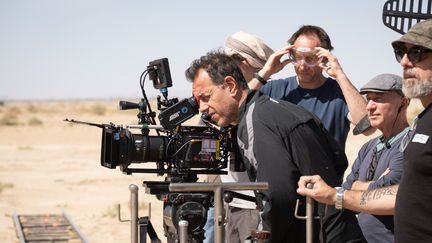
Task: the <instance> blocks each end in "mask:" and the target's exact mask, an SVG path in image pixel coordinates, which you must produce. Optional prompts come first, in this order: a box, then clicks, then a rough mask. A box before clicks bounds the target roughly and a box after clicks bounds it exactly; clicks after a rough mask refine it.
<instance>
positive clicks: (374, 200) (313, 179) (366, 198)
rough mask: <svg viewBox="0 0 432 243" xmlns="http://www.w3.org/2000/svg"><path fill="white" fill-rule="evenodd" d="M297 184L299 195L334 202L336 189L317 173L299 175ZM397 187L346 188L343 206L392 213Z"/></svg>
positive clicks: (381, 213)
mask: <svg viewBox="0 0 432 243" xmlns="http://www.w3.org/2000/svg"><path fill="white" fill-rule="evenodd" d="M308 183H312V184H313V185H314V186H313V188H312V189H308V188H307V187H306V185H307V184H308ZM298 186H299V188H298V189H297V193H299V194H300V195H303V196H309V197H312V198H313V199H315V200H317V201H318V202H321V203H325V204H329V205H334V204H335V201H336V190H335V189H334V188H333V187H330V186H329V185H327V183H325V182H324V181H323V180H322V179H321V177H320V176H318V175H315V176H302V177H300V180H299V182H298ZM398 188H399V186H398V185H393V186H388V187H381V188H378V189H374V190H370V191H351V190H346V191H345V193H344V200H343V207H344V208H346V209H350V210H352V211H356V212H364V213H369V214H375V215H393V214H394V208H395V201H396V194H397V191H398Z"/></svg>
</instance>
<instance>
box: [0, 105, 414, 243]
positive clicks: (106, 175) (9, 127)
mask: <svg viewBox="0 0 432 243" xmlns="http://www.w3.org/2000/svg"><path fill="white" fill-rule="evenodd" d="M414 103H415V104H414V108H411V111H410V114H409V117H410V119H412V117H413V116H414V115H413V114H416V113H418V112H419V108H418V103H417V102H414ZM117 107H118V101H98V100H92V101H26V102H24V101H21V102H2V103H0V138H1V139H0V242H18V241H17V236H16V232H15V227H14V224H13V220H12V215H13V213H14V212H16V213H17V214H47V215H48V214H60V213H61V210H62V209H64V210H65V211H66V212H67V213H68V214H69V216H70V217H71V218H72V220H73V222H74V223H75V224H76V225H77V226H78V228H79V230H80V231H81V232H82V233H83V235H84V236H85V237H86V238H87V240H88V241H89V242H92V243H102V242H103V243H111V242H130V226H129V223H121V222H119V221H118V219H117V204H120V205H121V209H122V210H121V215H122V218H124V219H128V218H129V195H130V194H129V190H128V187H129V185H130V184H136V185H138V186H139V187H140V190H139V205H140V212H139V214H140V216H145V215H148V213H149V206H148V205H149V203H150V204H151V221H152V223H153V225H154V226H155V227H156V230H157V232H158V235H159V237H160V238H161V239H162V240H163V241H165V239H164V237H163V234H162V202H161V201H158V200H157V199H156V197H155V196H153V195H149V194H146V193H145V192H144V188H143V187H141V185H142V181H144V180H162V179H163V177H158V176H156V175H153V174H133V175H125V174H122V173H121V171H120V170H118V169H116V170H110V169H107V168H105V167H102V166H100V140H101V129H99V128H97V127H91V126H85V125H76V124H71V123H67V122H64V121H63V120H64V119H65V118H73V119H77V120H82V121H89V122H94V123H108V122H113V123H115V124H136V122H137V118H136V114H137V111H136V110H132V111H119V110H118V108H117ZM195 122H196V120H193V119H191V121H190V123H195ZM378 134H379V133H376V134H374V135H372V136H370V137H366V136H363V135H358V136H352V134H351V133H350V135H349V138H348V142H347V147H346V153H347V156H348V158H349V161H350V162H351V163H352V162H353V161H354V159H355V157H356V154H357V152H358V150H359V149H360V147H361V145H362V144H363V143H365V142H366V141H367V140H368V139H370V138H372V137H373V136H376V135H378ZM145 166H150V167H152V166H154V164H153V163H147V164H146V165H145ZM347 172H349V170H347Z"/></svg>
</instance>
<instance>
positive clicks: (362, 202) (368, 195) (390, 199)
mask: <svg viewBox="0 0 432 243" xmlns="http://www.w3.org/2000/svg"><path fill="white" fill-rule="evenodd" d="M398 188H399V185H393V186H388V187H381V188H377V189H374V190H370V191H345V194H344V201H343V207H344V208H347V209H350V210H353V211H357V212H364V213H369V214H375V215H393V214H394V208H395V201H396V194H397V191H398Z"/></svg>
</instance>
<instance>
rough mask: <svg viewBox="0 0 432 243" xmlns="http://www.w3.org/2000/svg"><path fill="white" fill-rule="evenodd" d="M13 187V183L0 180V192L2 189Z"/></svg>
mask: <svg viewBox="0 0 432 243" xmlns="http://www.w3.org/2000/svg"><path fill="white" fill-rule="evenodd" d="M13 187H14V184H12V183H3V182H0V192H2V191H3V190H4V189H12V188H13Z"/></svg>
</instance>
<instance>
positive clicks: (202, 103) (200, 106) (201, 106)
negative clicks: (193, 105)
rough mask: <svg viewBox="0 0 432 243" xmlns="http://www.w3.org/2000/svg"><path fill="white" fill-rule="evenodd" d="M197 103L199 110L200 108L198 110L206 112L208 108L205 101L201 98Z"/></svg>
mask: <svg viewBox="0 0 432 243" xmlns="http://www.w3.org/2000/svg"><path fill="white" fill-rule="evenodd" d="M199 104H200V105H199V110H200V112H201V113H204V112H207V110H208V105H207V102H203V101H202V100H201V101H200V103H199Z"/></svg>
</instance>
